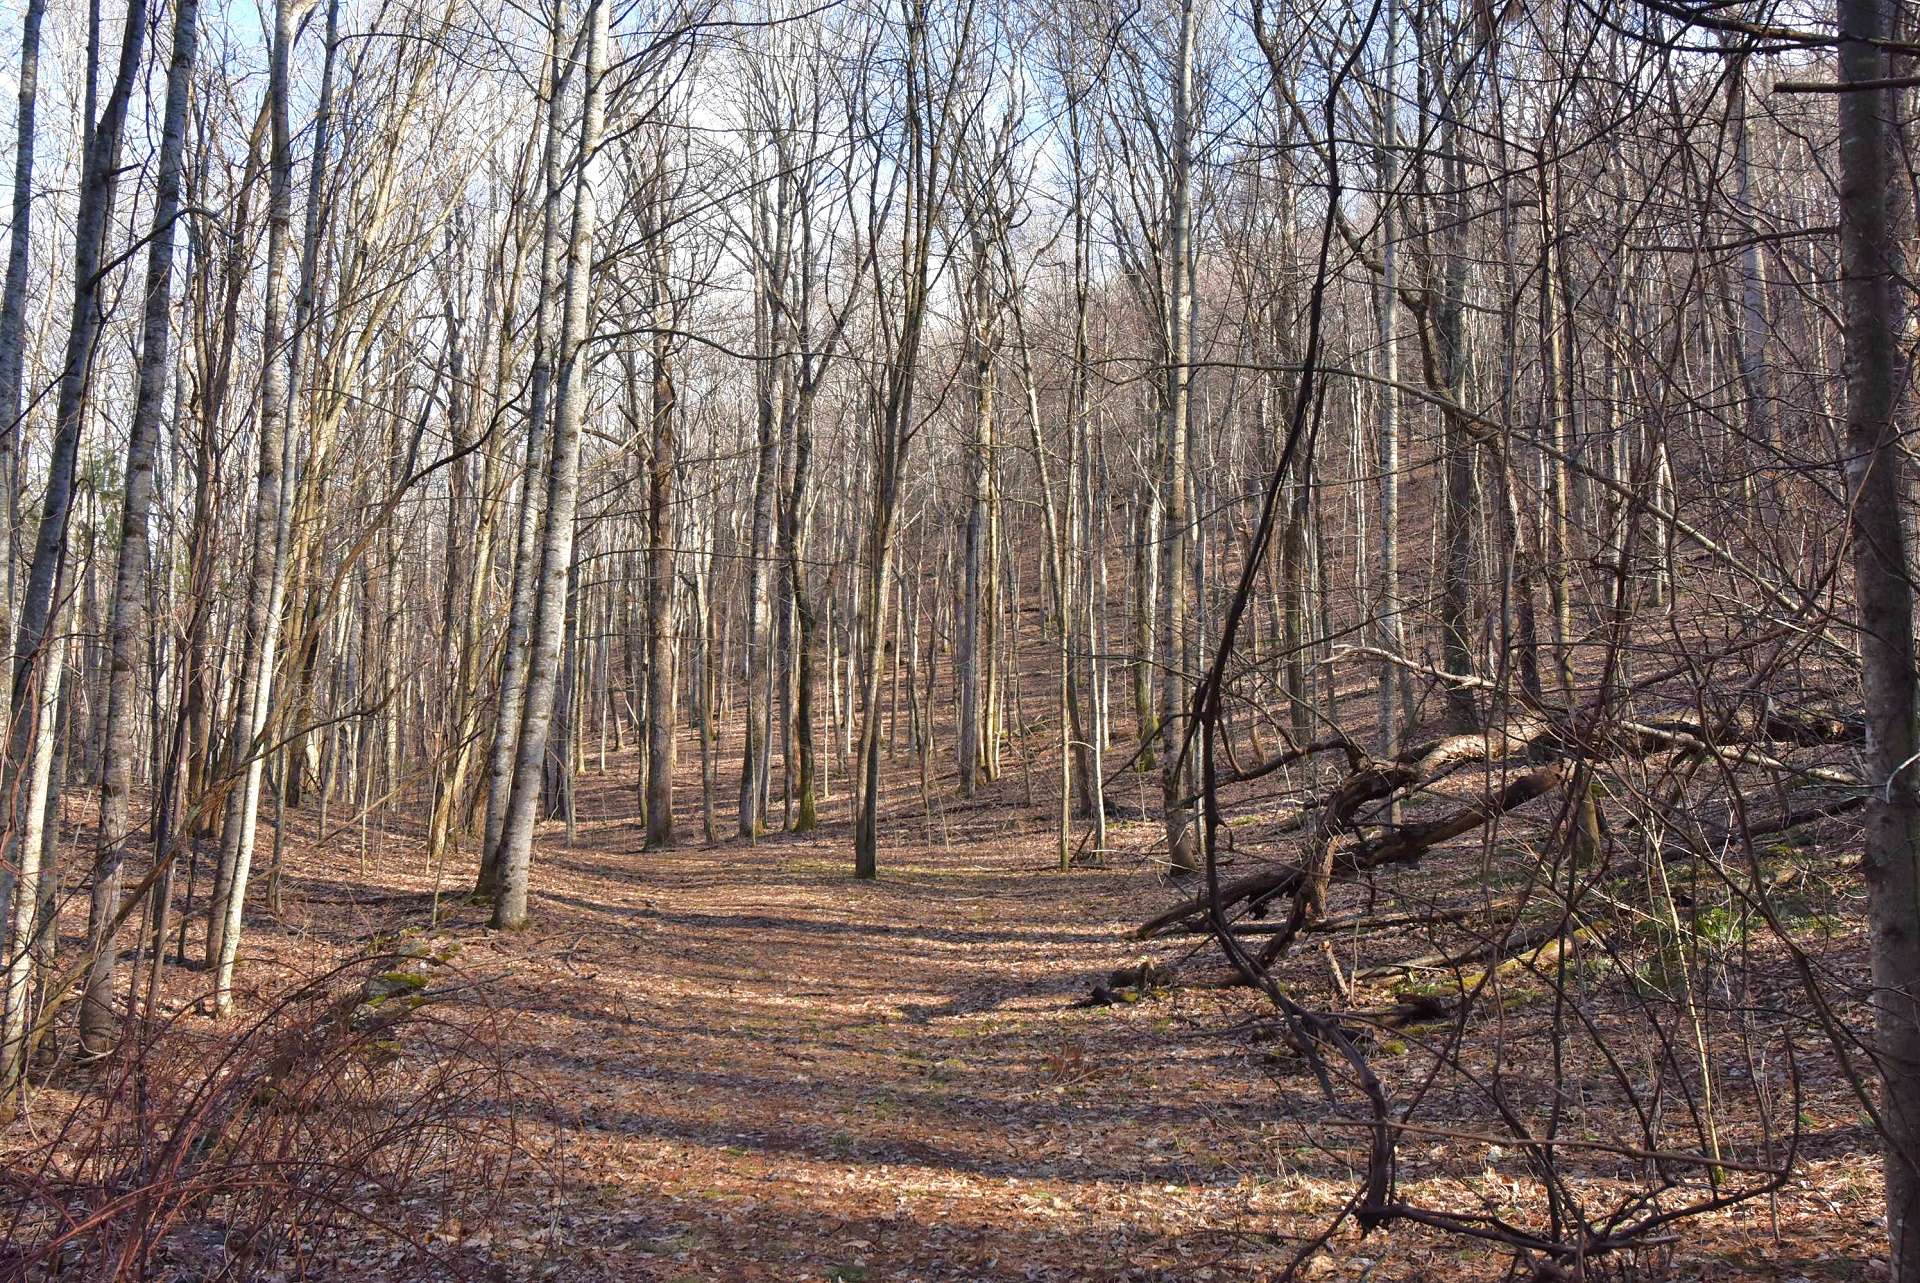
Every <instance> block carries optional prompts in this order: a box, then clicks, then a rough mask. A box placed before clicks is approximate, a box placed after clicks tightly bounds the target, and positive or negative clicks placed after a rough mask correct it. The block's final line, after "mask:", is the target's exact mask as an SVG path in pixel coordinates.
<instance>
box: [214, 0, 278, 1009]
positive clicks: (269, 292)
mask: <svg viewBox="0 0 1920 1283" xmlns="http://www.w3.org/2000/svg"><path fill="white" fill-rule="evenodd" d="M293 34H294V33H293V12H292V0H276V3H275V5H274V34H273V50H272V70H271V73H270V81H269V84H268V88H267V93H268V96H269V100H270V108H269V109H270V111H271V113H272V125H271V128H272V134H273V143H272V151H271V153H270V159H269V161H268V193H269V194H268V201H267V273H266V285H265V288H266V303H265V311H264V313H263V321H262V324H261V341H260V350H261V353H262V357H261V360H262V369H261V373H260V418H259V423H260V463H259V472H258V475H257V478H256V484H255V490H254V507H253V551H252V569H251V572H250V575H249V579H248V587H247V614H246V634H245V640H244V642H243V649H242V654H241V661H240V679H239V683H238V698H237V699H236V700H235V702H234V722H233V730H232V733H231V739H230V745H231V748H230V752H229V756H228V762H229V769H230V770H234V771H238V772H241V773H242V774H243V782H242V783H240V784H239V786H238V787H236V788H235V789H234V790H233V791H232V792H231V793H230V794H229V795H228V802H227V807H226V820H225V823H224V825H223V827H222V829H221V834H220V867H219V872H218V877H217V880H216V882H215V892H214V898H213V903H212V906H211V918H210V920H209V931H208V939H207V954H208V960H209V961H210V962H212V963H213V965H214V968H215V977H214V1009H215V1010H216V1011H217V1012H218V1013H220V1014H222V1015H224V1014H226V1013H227V1012H228V1011H229V1010H230V1009H231V1008H232V1006H233V964H234V960H235V958H236V957H237V956H238V953H239V948H240V923H241V915H242V913H243V912H244V910H245V908H246V898H247V878H248V874H249V872H250V866H251V863H252V860H253V832H252V829H253V822H254V817H255V816H256V815H257V814H258V809H259V805H260V779H261V771H262V768H263V766H264V758H263V756H262V754H261V752H260V747H261V746H260V745H259V744H258V743H257V741H258V739H259V737H260V734H261V732H262V731H263V730H264V729H265V728H266V721H267V709H268V707H269V701H270V699H271V697H272V685H273V667H274V665H273V658H274V648H275V647H274V643H275V641H276V633H277V631H278V630H277V628H276V627H275V624H276V620H275V617H274V615H275V612H274V597H275V581H276V579H278V578H279V575H280V572H279V565H280V559H281V552H282V550H281V548H280V538H279V535H280V513H281V508H282V506H283V503H282V494H281V491H282V488H283V484H284V480H285V479H284V477H283V475H282V472H283V469H284V466H285V458H284V454H285V433H286V395H287V364H286V357H285V354H284V353H283V352H282V350H281V347H282V344H283V343H284V342H285V338H286V335H285V300H284V297H283V296H284V295H285V293H286V277H287V257H288V242H289V240H290V238H291V237H290V233H291V230H292V224H293V153H292V149H291V142H290V137H289V135H290V128H289V123H288V112H289V104H288V97H289V93H290V86H289V79H290V62H291V59H292V54H293V49H292V44H293Z"/></svg>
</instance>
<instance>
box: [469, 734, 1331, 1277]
mask: <svg viewBox="0 0 1920 1283" xmlns="http://www.w3.org/2000/svg"><path fill="white" fill-rule="evenodd" d="M631 779H632V775H631V773H630V772H628V771H615V772H609V774H608V775H606V776H590V777H588V778H587V779H586V780H584V781H583V782H582V784H583V792H582V797H581V808H580V809H581V813H582V816H583V818H582V820H581V822H580V824H579V825H578V828H577V833H576V839H575V845H574V846H573V847H572V848H570V849H569V848H566V847H564V846H563V843H562V839H561V835H560V833H559V832H558V831H557V830H556V829H549V830H547V831H545V832H543V834H542V841H541V846H540V852H539V863H538V866H537V868H536V871H535V879H534V891H535V901H534V913H535V926H534V928H533V929H532V930H531V931H529V932H527V933H524V934H519V935H514V936H501V935H497V934H493V933H486V932H482V931H479V930H478V929H477V928H478V921H477V918H476V919H475V920H474V921H472V922H471V924H470V925H472V926H473V927H475V928H476V929H475V930H474V931H472V932H471V933H469V932H468V931H467V930H466V927H467V926H468V925H469V923H468V921H467V913H468V912H469V911H467V910H462V912H461V925H460V927H458V928H457V929H459V930H460V932H461V934H462V935H463V936H465V937H466V938H467V939H468V941H469V943H470V945H471V946H472V949H471V953H470V955H469V956H470V958H471V959H472V961H473V964H474V965H475V968H476V970H480V971H493V970H495V969H496V968H495V966H494V965H493V964H494V963H495V962H496V961H497V962H498V963H505V964H508V965H505V966H501V967H499V968H498V970H499V972H500V975H501V978H500V980H499V983H498V986H497V987H496V989H495V992H494V994H493V998H492V1000H493V1001H494V1002H495V1003H496V1004H498V1006H499V1007H500V1008H501V1009H503V1010H505V1011H507V1012H509V1013H512V1014H510V1015H508V1017H507V1025H506V1029H505V1036H506V1038H507V1040H508V1046H507V1047H505V1048H503V1050H504V1051H506V1053H507V1056H508V1060H509V1063H511V1064H512V1065H513V1066H514V1067H515V1069H516V1070H518V1071H519V1072H520V1073H522V1074H524V1075H525V1082H524V1084H523V1090H522V1092H521V1099H520V1102H519V1104H520V1117H521V1120H522V1124H523V1126H525V1127H527V1128H528V1129H529V1132H530V1137H531V1147H532V1149H533V1151H534V1152H535V1153H536V1154H538V1155H540V1156H541V1166H542V1168H543V1169H544V1175H543V1176H542V1177H537V1178H530V1179H529V1180H528V1181H527V1182H526V1185H527V1189H526V1192H525V1193H524V1195H523V1196H521V1197H519V1198H518V1200H517V1201H519V1203H520V1205H521V1207H522V1209H523V1214H522V1215H520V1216H516V1217H515V1218H514V1219H515V1220H521V1221H525V1222H530V1223H527V1224H523V1225H521V1226H519V1227H508V1228H503V1229H501V1230H499V1231H497V1232H496V1240H497V1241H501V1242H505V1241H510V1240H511V1239H513V1238H514V1237H516V1236H518V1237H519V1238H520V1239H521V1241H522V1242H521V1245H520V1247H519V1251H518V1252H517V1253H516V1255H518V1256H519V1258H520V1259H519V1261H518V1262H516V1265H515V1267H513V1272H514V1273H518V1272H519V1270H520V1269H521V1268H524V1267H525V1265H526V1257H527V1255H528V1254H529V1253H528V1249H527V1247H526V1246H525V1240H528V1239H530V1240H532V1242H533V1245H534V1246H533V1247H532V1249H531V1253H530V1254H531V1255H532V1256H533V1258H534V1259H535V1260H536V1262H538V1264H537V1265H536V1275H535V1276H536V1277H538V1276H541V1274H540V1271H544V1276H546V1277H563V1278H582V1279H585V1278H610V1279H611V1278H621V1279H636V1278H637V1279H664V1280H692V1279H782V1280H797V1279H808V1278H813V1279H838V1280H843V1281H845V1283H856V1281H859V1280H867V1281H870V1283H877V1281H879V1280H894V1279H1009V1280H1011V1279H1019V1280H1041V1279H1121V1278H1140V1279H1147V1278H1182V1279H1189V1278H1197V1279H1211V1278H1221V1279H1226V1278H1242V1277H1253V1276H1256V1275H1258V1274H1262V1273H1264V1272H1265V1270H1267V1269H1270V1268H1271V1267H1272V1266H1273V1265H1274V1264H1276V1263H1277V1261H1278V1260H1280V1259H1283V1258H1281V1257H1280V1256H1279V1254H1278V1252H1279V1249H1278V1248H1277V1247H1276V1246H1275V1245H1274V1244H1273V1243H1272V1242H1271V1241H1270V1240H1267V1239H1266V1237H1265V1236H1266V1234H1267V1233H1268V1232H1270V1231H1272V1230H1273V1229H1275V1228H1277V1226H1278V1213H1279V1211H1280V1203H1281V1200H1282V1198H1283V1197H1285V1195H1286V1191H1285V1190H1282V1189H1279V1188H1277V1187H1276V1184H1275V1182H1273V1181H1272V1180H1270V1179H1268V1177H1269V1176H1270V1175H1271V1172H1272V1168H1271V1164H1272V1162H1273V1158H1272V1156H1271V1154H1266V1153H1263V1150H1262V1147H1261V1145H1260V1144H1259V1140H1260V1133H1261V1121H1262V1119H1263V1118H1265V1119H1270V1118H1271V1117H1272V1111H1273V1110H1274V1108H1275V1105H1276V1102H1275V1100H1274V1098H1273V1097H1272V1095H1271V1089H1270V1088H1269V1087H1267V1086H1265V1085H1264V1084H1263V1083H1262V1081H1261V1076H1260V1074H1259V1073H1258V1072H1257V1070H1256V1069H1254V1068H1253V1067H1252V1066H1250V1065H1247V1064H1245V1063H1228V1062H1229V1061H1236V1062H1237V1061H1244V1059H1245V1057H1246V1056H1247V1055H1248V1051H1247V1049H1246V1048H1245V1046H1244V1044H1242V1043H1241V1042H1239V1041H1238V1040H1233V1039H1224V1038H1219V1037H1212V1036H1208V1035H1207V1034H1206V1032H1205V1030H1209V1029H1211V1030H1217V1029H1218V1028H1219V1026H1220V1024H1221V1023H1223V1019H1222V1013H1221V1012H1220V1011H1219V1009H1218V1006H1217V1004H1218V1003H1219V1002H1220V1001H1221V999H1220V997H1219V996H1218V995H1209V994H1204V993H1202V994H1181V995H1175V996H1167V997H1164V998H1158V999H1155V1000H1153V1001H1150V1002H1145V1003H1141V1004H1139V1005H1138V1006H1120V1007H1095V1008H1088V1007H1080V1006H1076V1005H1074V1004H1075V1001H1076V999H1078V998H1081V997H1083V996H1084V995H1085V994H1086V993H1087V992H1088V989H1089V986H1090V985H1091V984H1092V983H1094V982H1095V981H1097V980H1100V979H1103V978H1104V976H1105V974H1106V973H1107V972H1108V971H1109V970H1111V969H1112V968H1114V967H1116V966H1119V965H1123V964H1124V963H1126V962H1128V961H1130V960H1131V959H1132V958H1133V957H1134V956H1135V954H1134V953H1133V952H1132V951H1130V949H1129V947H1128V944H1127V939H1126V936H1127V931H1128V928H1129V927H1130V926H1131V925H1132V924H1133V923H1135V922H1138V921H1139V920H1140V918H1141V917H1142V916H1144V914H1145V913H1146V912H1147V911H1148V910H1149V909H1150V908H1151V907H1152V906H1154V905H1157V904H1160V903H1163V902H1164V899H1165V895H1166V891H1165V890H1164V888H1162V887H1161V886H1160V885H1159V883H1158V880H1157V879H1156V878H1155V876H1154V875H1153V873H1152V872H1151V870H1150V869H1147V868H1144V867H1140V866H1138V865H1136V864H1133V863H1132V862H1129V865H1128V867H1123V868H1119V869H1112V870H1081V871H1076V872H1073V873H1071V874H1061V873H1060V872H1059V871H1058V870H1057V868H1054V867H1052V865H1053V861H1054V859H1055V855H1054V851H1053V848H1052V846H1051V844H1050V842H1049V835H1048V833H1047V832H1046V830H1045V823H1046V822H1045V820H1044V817H1042V816H1041V815H1039V814H1038V813H1037V812H1029V811H1027V810H1025V809H1024V808H1021V807H1019V806H1018V805H1017V804H1016V803H1015V802H1013V801H1012V800H1011V799H1014V798H1017V797H1018V796H1019V793H1020V788H1019V784H1018V781H1012V780H1003V781H1001V782H1000V783H999V784H998V785H995V786H993V787H992V789H991V790H990V795H989V796H988V797H986V798H983V799H981V800H980V801H978V802H975V803H971V804H968V806H967V808H966V809H965V810H959V809H957V808H952V809H950V810H949V812H948V813H947V814H946V815H945V816H944V817H942V822H941V823H940V824H938V825H936V826H935V834H936V838H937V839H938V840H936V841H935V842H934V844H932V845H914V844H909V843H903V842H901V841H899V840H898V839H899V838H900V836H901V835H902V834H903V833H904V832H910V831H912V828H909V827H908V826H907V824H906V823H905V822H903V824H901V825H896V826H893V827H892V829H891V830H890V833H891V836H892V837H893V838H894V839H895V840H890V841H887V842H886V843H885V845H884V846H883V849H882V852H881V859H880V877H879V879H878V880H877V881H875V882H870V883H861V882H856V881H855V880H854V879H853V878H852V877H851V876H850V869H851V847H850V844H849V842H848V840H847V825H846V822H845V812H844V803H843V802H836V803H835V804H833V805H832V806H831V807H830V808H829V813H830V816H831V821H830V822H829V823H828V824H827V825H826V826H824V827H823V829H822V830H821V831H820V832H819V833H817V834H814V835H809V836H807V837H804V838H801V837H794V836H791V835H782V834H776V835H773V836H770V837H768V838H766V839H764V840H762V841H761V842H759V843H758V844H756V845H754V846H752V847H748V846H747V845H745V844H743V843H739V842H733V843H727V844H722V845H720V846H716V847H711V848H709V847H706V846H704V845H701V844H700V843H699V838H698V833H699V825H698V819H697V815H692V814H687V813H686V811H685V810H683V814H682V815H681V816H680V817H679V819H680V823H681V832H682V834H686V833H688V832H689V831H690V832H691V833H692V834H693V842H692V843H691V844H689V845H686V846H683V847H682V848H681V849H679V850H676V851H670V852H643V851H642V850H641V845H642V844H641V832H640V830H639V828H638V826H637V824H636V823H635V822H634V820H633V818H632V815H631V801H632V784H631ZM682 796H683V797H684V792H683V795H682ZM594 815H602V816H606V817H607V818H604V819H593V818H585V817H591V816H594ZM912 827H914V828H917V827H919V826H912ZM470 912H472V913H474V914H475V915H477V914H478V912H479V911H478V910H472V911H470ZM491 954H498V955H499V957H498V959H497V960H496V959H494V958H491V957H489V955H491ZM1201 1007H1205V1008H1209V1009H1210V1010H1206V1011H1202V1010H1200V1008H1201ZM1188 1014H1191V1015H1193V1016H1196V1017H1198V1022H1197V1023H1196V1022H1195V1021H1192V1020H1188V1019H1186V1018H1185V1016H1186V1015H1188ZM1263 1164H1265V1165H1266V1166H1265V1168H1264V1170H1263V1167H1262V1165H1263ZM1288 1201H1289V1203H1290V1204H1291V1206H1292V1207H1293V1208H1294V1209H1295V1210H1298V1209H1299V1207H1300V1204H1299V1190H1298V1189H1297V1188H1295V1189H1294V1190H1293V1191H1292V1197H1291V1199H1289V1200H1288Z"/></svg>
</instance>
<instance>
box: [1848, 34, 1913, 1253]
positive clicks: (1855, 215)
mask: <svg viewBox="0 0 1920 1283" xmlns="http://www.w3.org/2000/svg"><path fill="white" fill-rule="evenodd" d="M1894 11H1895V7H1894V5H1893V3H1892V0H1838V3H1837V4H1836V6H1835V14H1836V18H1837V20H1838V26H1839V29H1840V31H1841V33H1842V39H1841V41H1840V79H1841V81H1842V83H1843V84H1854V85H1863V86H1872V85H1874V84H1876V83H1884V82H1885V81H1886V80H1887V79H1888V78H1889V77H1890V76H1891V75H1892V74H1893V70H1894V69H1893V67H1892V65H1891V59H1890V58H1889V57H1888V56H1887V54H1886V53H1885V52H1884V51H1882V50H1881V49H1880V48H1877V47H1876V46H1874V45H1872V44H1870V43H1868V42H1869V41H1872V40H1888V39H1891V38H1892V37H1893V36H1894V35H1895V30H1894V21H1893V19H1894ZM1839 111H1840V149H1839V150H1840V254H1841V264H1840V270H1841V305H1842V308H1843V315H1844V323H1845V327H1846V358H1845V366H1844V369H1845V372H1846V379H1847V408H1846V437H1847V452H1846V457H1845V460H1844V463H1845V468H1846V476H1847V497H1848V500H1849V504H1848V507H1849V510H1850V512H1851V513H1852V536H1853V539H1852V552H1853V572H1854V584H1855V591H1856V593H1857V594H1858V598H1859V609H1860V661H1861V663H1860V668H1861V680H1862V686H1863V690H1862V694H1863V696H1864V697H1865V701H1866V710H1867V722H1866V730H1867V740H1866V747H1865V750H1864V753H1863V758H1864V765H1865V767H1866V777H1867V779H1868V781H1869V782H1870V784H1871V787H1870V788H1869V789H1868V790H1867V811H1866V851H1865V856H1864V860H1863V868H1864V870H1865V874H1866V879H1867V895H1868V900H1867V919H1868V927H1869V930H1870V933H1871V942H1872V949H1871V952H1872V962H1873V995H1874V997H1873V1002H1874V1012H1875V1024H1876V1038H1875V1041H1876V1045H1875V1048H1874V1053H1875V1055H1874V1058H1875V1061H1876V1063H1877V1064H1878V1066H1879V1069H1880V1076H1881V1083H1882V1088H1883V1089H1882V1092H1881V1098H1880V1115H1881V1118H1880V1121H1881V1127H1882V1130H1883V1133H1884V1136H1885V1141H1886V1180H1887V1232H1888V1236H1889V1239H1890V1241H1891V1244H1892V1266H1893V1268H1892V1277H1893V1279H1894V1280H1895V1283H1914V1281H1915V1280H1920V1008H1916V1005H1915V998H1914V994H1915V991H1916V989H1920V786H1916V781H1915V770H1916V768H1915V760H1916V758H1920V671H1917V670H1916V668H1915V652H1914V631H1913V611H1914V591H1913V579H1912V575H1913V571H1914V566H1913V559H1912V557H1911V555H1910V553H1909V550H1908V531H1907V529H1906V523H1905V520H1904V518H1903V516H1902V513H1901V504H1902V501H1903V499H1904V498H1905V497H1906V496H1907V490H1908V485H1909V482H1908V478H1907V476H1906V466H1905V459H1904V456H1903V454H1902V450H1901V435H1902V430H1903V427H1904V405H1903V403H1904V400H1905V397H1904V394H1905V391H1906V382H1907V369H1906V361H1905V351H1904V346H1905V330H1906V324H1907V312H1908V308H1907V297H1906V289H1907V286H1906V270H1907V264H1906V261H1905V253H1904V247H1905V244H1906V239H1907V236H1908V234H1909V226H1910V222H1911V220H1910V218H1909V214H1910V209H1909V208H1908V201H1909V200H1910V199H1911V198H1910V196H1909V195H1908V193H1907V189H1906V174H1905V170H1904V168H1903V167H1901V166H1900V165H1898V164H1897V163H1896V161H1897V160H1898V157H1899V156H1900V154H1901V151H1900V146H1899V120H1900V101H1899V94H1898V91H1896V90H1893V89H1887V88H1866V87H1863V88H1860V89H1855V90H1853V91H1851V92H1844V93H1842V94H1840V95H1839Z"/></svg>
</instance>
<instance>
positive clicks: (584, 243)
mask: <svg viewBox="0 0 1920 1283" xmlns="http://www.w3.org/2000/svg"><path fill="white" fill-rule="evenodd" d="M609 4H610V0H590V3H589V6H588V11H587V16H586V22H587V23H588V25H589V29H590V34H589V36H588V40H587V61H586V84H585V87H584V94H583V101H582V105H581V112H580V117H581V119H580V140H579V148H578V151H577V153H576V157H575V161H574V166H573V170H574V184H575V185H574V197H573V224H572V228H571V230H570V231H569V233H568V244H567V275H566V292H565V300H564V304H563V307H562V312H561V315H562V323H561V327H560V362H559V377H558V379H557V385H558V386H557V388H556V396H555V398H554V421H553V454H552V462H551V466H550V469H549V478H548V484H547V525H546V531H545V535H544V538H543V539H542V540H541V547H540V576H539V583H538V591H537V592H536V594H535V598H534V608H533V622H532V634H531V635H532V648H533V649H532V654H531V657H530V659H529V661H528V665H527V691H526V708H525V713H524V715H523V716H522V719H521V728H520V744H519V751H518V754H517V756H516V758H515V761H514V770H513V793H512V795H511V798H510V800H509V802H508V805H507V813H506V818H505V822H504V824H503V826H502V828H501V837H500V851H499V856H498V860H499V889H498V891H497V892H496V894H495V896H494V902H493V925H494V926H496V927H501V928H507V929H516V928H519V927H524V926H525V925H526V923H527V879H528V875H529V874H530V873H531V871H532V865H533V825H534V818H535V812H536V811H537V809H538V807H539V803H540V778H541V766H542V763H543V762H544V761H545V759H546V752H547V734H548V730H549V727H550V724H551V722H552V719H553V710H554V695H555V692H556V689H557V685H558V680H559V665H560V643H561V636H562V631H563V629H564V627H565V623H566V620H565V615H566V602H567V589H568V581H569V577H570V576H569V573H568V572H569V569H570V567H571V565H572V561H573V536H574V530H573V519H574V509H575V506H576V503H577V501H578V499H579V493H580V423H581V419H582V417H583V415H584V412H585V403H586V396H587V389H586V366H587V363H586V348H587V339H588V322H589V304H590V302H591V294H592V282H591V280H590V276H591V272H592V268H593V236H594V224H595V221H596V217H597V212H598V211H597V208H596V206H595V203H594V194H593V185H592V183H591V182H590V181H589V179H590V177H591V175H590V174H589V172H588V171H589V168H590V165H591V162H592V161H593V158H594V155H595V153H596V152H597V151H598V150H599V147H600V133H601V128H602V125H603V123H604V121H605V114H606V99H605V93H606V87H605V85H604V84H603V83H602V81H603V77H604V70H605V67H606V60H607V28H608V13H607V10H608V7H609Z"/></svg>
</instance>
